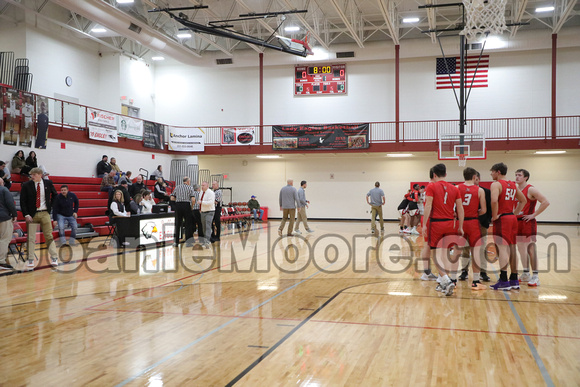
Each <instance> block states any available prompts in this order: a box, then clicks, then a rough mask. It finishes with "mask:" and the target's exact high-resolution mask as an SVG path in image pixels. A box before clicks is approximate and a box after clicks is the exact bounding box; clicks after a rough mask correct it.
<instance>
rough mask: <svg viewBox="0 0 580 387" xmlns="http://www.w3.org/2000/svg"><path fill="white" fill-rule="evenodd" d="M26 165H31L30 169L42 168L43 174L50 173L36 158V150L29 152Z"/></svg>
mask: <svg viewBox="0 0 580 387" xmlns="http://www.w3.org/2000/svg"><path fill="white" fill-rule="evenodd" d="M26 165H27V166H29V167H30V169H32V168H40V169H42V174H43V176H48V175H49V173H48V172H47V170H46V168H45V167H44V165H38V160H37V159H36V152H35V151H30V153H28V157H27V158H26Z"/></svg>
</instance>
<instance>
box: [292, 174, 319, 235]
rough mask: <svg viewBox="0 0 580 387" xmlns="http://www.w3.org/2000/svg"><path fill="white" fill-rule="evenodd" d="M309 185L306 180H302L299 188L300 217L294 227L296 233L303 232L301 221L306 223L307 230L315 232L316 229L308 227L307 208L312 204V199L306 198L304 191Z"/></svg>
mask: <svg viewBox="0 0 580 387" xmlns="http://www.w3.org/2000/svg"><path fill="white" fill-rule="evenodd" d="M307 185H308V184H307V182H306V180H302V181H301V182H300V188H299V189H298V217H297V219H296V226H295V227H294V232H295V233H296V234H302V233H301V232H300V230H299V228H300V222H303V223H304V228H305V229H306V231H308V232H314V230H312V229H310V227H308V217H307V216H306V209H307V208H308V205H309V204H310V201H308V200H306V192H304V190H305V189H306V186H307Z"/></svg>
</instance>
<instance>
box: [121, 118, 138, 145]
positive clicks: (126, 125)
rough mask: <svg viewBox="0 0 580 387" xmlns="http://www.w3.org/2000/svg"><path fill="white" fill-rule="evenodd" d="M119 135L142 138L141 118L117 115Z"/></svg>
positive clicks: (136, 138) (134, 138)
mask: <svg viewBox="0 0 580 387" xmlns="http://www.w3.org/2000/svg"><path fill="white" fill-rule="evenodd" d="M117 130H118V131H119V137H127V138H130V139H133V140H139V141H141V140H143V120H139V119H136V118H131V117H126V116H119V122H118V124H117Z"/></svg>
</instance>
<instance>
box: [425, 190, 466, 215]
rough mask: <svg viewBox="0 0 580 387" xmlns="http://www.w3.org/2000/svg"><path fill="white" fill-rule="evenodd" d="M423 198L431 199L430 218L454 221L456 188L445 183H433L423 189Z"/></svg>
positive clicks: (457, 194)
mask: <svg viewBox="0 0 580 387" xmlns="http://www.w3.org/2000/svg"><path fill="white" fill-rule="evenodd" d="M425 196H431V197H432V198H433V206H432V210H431V215H430V218H432V219H455V209H454V207H455V201H456V200H457V199H458V198H459V191H458V190H457V187H456V186H454V185H453V184H451V183H448V182H446V181H437V182H433V183H431V184H429V185H428V186H427V188H426V189H425Z"/></svg>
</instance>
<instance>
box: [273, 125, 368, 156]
mask: <svg viewBox="0 0 580 387" xmlns="http://www.w3.org/2000/svg"><path fill="white" fill-rule="evenodd" d="M368 147H369V124H356V125H347V124H328V125H290V126H272V148H273V149H281V150H305V149H310V150H319V149H366V148H368Z"/></svg>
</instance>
